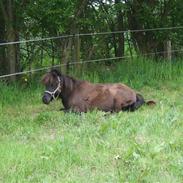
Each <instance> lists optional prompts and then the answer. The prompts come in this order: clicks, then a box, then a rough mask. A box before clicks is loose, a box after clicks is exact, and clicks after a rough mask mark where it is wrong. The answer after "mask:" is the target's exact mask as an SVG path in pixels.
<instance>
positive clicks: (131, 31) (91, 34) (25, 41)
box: [0, 26, 183, 46]
mask: <svg viewBox="0 0 183 183" xmlns="http://www.w3.org/2000/svg"><path fill="white" fill-rule="evenodd" d="M174 29H183V26H176V27H159V28H151V29H135V30H122V31H113V32H93V33H81V34H69V35H61V36H53V37H46V38H37V39H30V40H22V41H10V42H7V41H4V43H0V46H5V45H11V44H22V43H30V42H39V41H48V40H55V39H63V38H72V37H77V36H79V37H81V36H95V35H109V34H121V33H133V32H149V31H164V30H174Z"/></svg>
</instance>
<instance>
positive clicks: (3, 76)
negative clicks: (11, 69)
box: [0, 50, 183, 79]
mask: <svg viewBox="0 0 183 183" xmlns="http://www.w3.org/2000/svg"><path fill="white" fill-rule="evenodd" d="M176 52H183V50H171V53H176ZM164 53H168V51H159V52H152V53H146V54H141V55H140V56H148V55H157V54H164ZM138 56H139V55H138V54H135V55H127V56H121V57H111V58H101V59H94V60H82V61H79V62H69V63H67V64H58V65H53V66H48V67H42V68H38V69H32V70H27V71H23V72H16V73H12V74H5V75H1V76H0V79H2V78H7V77H11V76H17V75H23V74H28V73H34V72H39V71H43V70H49V69H52V68H58V67H62V66H67V65H77V64H86V63H96V62H103V61H110V60H118V59H125V58H133V57H138Z"/></svg>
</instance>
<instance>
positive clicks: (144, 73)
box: [0, 59, 183, 183]
mask: <svg viewBox="0 0 183 183" xmlns="http://www.w3.org/2000/svg"><path fill="white" fill-rule="evenodd" d="M182 66H183V63H182V62H181V61H176V62H175V63H174V62H173V63H162V62H159V63H154V62H152V61H145V60H142V59H140V60H137V61H134V62H124V63H122V64H120V63H118V65H117V67H112V68H111V67H106V68H104V67H103V68H102V69H103V70H102V69H101V68H100V69H101V70H102V71H101V70H100V72H99V71H98V70H97V69H98V68H97V67H96V68H95V72H83V75H82V78H84V79H88V80H91V81H94V82H119V81H121V82H124V83H127V84H128V85H130V86H132V87H133V88H135V89H138V90H139V91H140V92H141V93H142V94H143V95H144V96H145V98H149V99H151V98H153V99H155V100H156V101H157V105H156V106H155V107H153V108H151V107H147V106H144V107H142V108H140V110H138V111H136V112H133V113H127V112H120V113H117V114H112V115H104V113H103V112H100V111H92V112H89V113H86V114H82V115H76V114H72V113H67V114H64V113H63V112H61V111H59V109H60V105H61V104H60V101H55V102H53V103H52V104H50V105H49V106H46V105H44V104H42V103H41V94H42V91H43V88H42V87H41V86H39V85H36V84H33V85H30V86H28V87H24V86H20V85H17V84H16V85H12V86H7V85H5V84H3V83H1V84H0V170H1V171H0V182H3V183H6V182H7V183H9V182H11V183H13V182H21V183H23V182H25V183H27V182H33V183H36V182H50V183H52V182H55V183H56V182H58V183H60V182H78V183H80V182H97V183H98V182H114V183H116V182H122V183H123V182H130V183H131V182H134V183H136V182H161V183H174V182H177V183H181V182H183V171H182V170H183V133H182V132H183V113H182V111H183V105H182V101H183V95H182V93H183V86H182V83H183V79H182V78H183V77H182V76H183V69H182V68H183V67H182Z"/></svg>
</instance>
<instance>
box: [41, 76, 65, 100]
mask: <svg viewBox="0 0 183 183" xmlns="http://www.w3.org/2000/svg"><path fill="white" fill-rule="evenodd" d="M57 79H58V86H57V88H56V89H55V90H54V91H53V92H51V91H48V90H46V91H45V92H44V93H48V94H49V95H51V96H52V97H53V99H54V100H55V99H57V98H58V96H59V95H57V96H56V97H55V94H56V92H59V93H61V80H60V78H59V77H57Z"/></svg>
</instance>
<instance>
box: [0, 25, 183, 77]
mask: <svg viewBox="0 0 183 183" xmlns="http://www.w3.org/2000/svg"><path fill="white" fill-rule="evenodd" d="M175 29H183V26H175V27H159V28H150V29H136V30H123V31H113V32H94V33H80V34H70V35H61V36H53V37H46V38H37V39H30V40H21V41H12V42H7V41H5V42H1V43H0V46H6V45H13V44H22V43H30V42H39V41H48V40H56V39H64V38H72V37H76V36H79V37H81V36H95V35H109V34H120V33H133V32H148V31H164V30H175ZM168 52H169V53H170V52H171V53H175V52H183V50H180V49H179V50H171V51H159V52H152V53H146V54H141V56H148V55H157V54H165V53H168ZM137 56H138V55H137V54H135V55H127V56H121V57H110V58H101V59H93V60H82V61H79V62H76V61H75V62H69V63H67V64H58V65H53V66H50V67H42V68H37V69H32V70H27V71H22V72H16V73H11V74H5V75H1V76H0V79H3V78H7V77H11V76H17V75H22V74H27V73H34V72H39V71H43V70H49V69H51V68H57V67H62V66H68V65H77V64H86V63H95V62H103V61H110V60H119V59H125V58H132V57H137Z"/></svg>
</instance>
